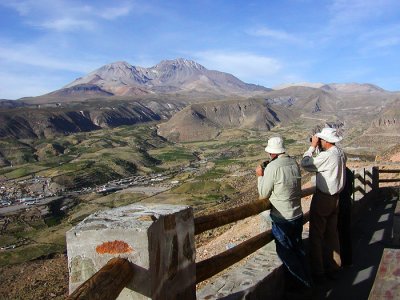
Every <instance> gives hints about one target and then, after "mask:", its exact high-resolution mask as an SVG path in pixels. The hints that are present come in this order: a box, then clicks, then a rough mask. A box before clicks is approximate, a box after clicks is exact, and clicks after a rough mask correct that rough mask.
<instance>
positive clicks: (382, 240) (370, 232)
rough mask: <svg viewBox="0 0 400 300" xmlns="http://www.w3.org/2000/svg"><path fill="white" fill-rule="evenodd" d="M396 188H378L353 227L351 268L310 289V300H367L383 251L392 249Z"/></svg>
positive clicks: (397, 194) (397, 192) (397, 195)
mask: <svg viewBox="0 0 400 300" xmlns="http://www.w3.org/2000/svg"><path fill="white" fill-rule="evenodd" d="M399 189H400V188H399V187H397V188H382V189H380V190H379V192H377V193H376V194H375V195H374V197H373V198H372V199H371V200H370V201H369V204H368V205H367V207H366V208H365V211H364V212H363V213H362V214H361V217H360V219H359V220H357V221H356V222H355V223H354V224H353V228H352V240H353V265H352V266H351V267H347V268H345V269H343V270H342V271H341V272H340V274H339V278H338V279H336V280H330V281H328V282H326V283H325V284H323V285H321V286H318V287H316V288H315V290H314V295H313V299H341V300H345V299H354V300H363V299H368V296H369V293H370V290H371V288H372V285H373V283H374V280H375V275H376V272H377V270H378V267H379V263H380V260H381V256H382V252H383V249H384V248H392V245H391V238H392V228H393V213H394V209H395V207H396V203H397V201H398V200H399V199H398V198H399Z"/></svg>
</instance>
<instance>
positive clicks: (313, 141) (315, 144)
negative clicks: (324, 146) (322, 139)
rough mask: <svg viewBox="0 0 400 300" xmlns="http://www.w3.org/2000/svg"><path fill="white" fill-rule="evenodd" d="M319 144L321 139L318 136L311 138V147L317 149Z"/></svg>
mask: <svg viewBox="0 0 400 300" xmlns="http://www.w3.org/2000/svg"><path fill="white" fill-rule="evenodd" d="M318 143H319V137H317V136H316V135H313V137H312V138H311V146H312V147H314V148H317V147H318Z"/></svg>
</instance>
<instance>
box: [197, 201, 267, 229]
mask: <svg viewBox="0 0 400 300" xmlns="http://www.w3.org/2000/svg"><path fill="white" fill-rule="evenodd" d="M269 208H271V203H270V202H269V200H268V199H260V200H257V201H252V202H250V203H247V204H245V205H242V206H238V207H234V208H231V209H227V210H224V211H218V212H216V213H213V214H210V215H206V216H200V217H197V218H195V219H194V234H199V233H202V232H204V231H206V230H210V229H214V228H217V227H220V226H223V225H226V224H229V223H232V222H236V221H239V220H243V219H245V218H247V217H250V216H254V215H256V214H259V213H261V212H263V211H264V210H267V209H269Z"/></svg>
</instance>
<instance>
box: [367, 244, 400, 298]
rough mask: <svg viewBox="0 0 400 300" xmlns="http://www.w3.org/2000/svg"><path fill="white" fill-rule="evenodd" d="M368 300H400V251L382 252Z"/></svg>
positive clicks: (388, 250)
mask: <svg viewBox="0 0 400 300" xmlns="http://www.w3.org/2000/svg"><path fill="white" fill-rule="evenodd" d="M369 299H370V300H380V299H400V249H384V250H383V255H382V259H381V262H380V264H379V269H378V272H377V274H376V279H375V282H374V285H373V287H372V290H371V293H370V295H369Z"/></svg>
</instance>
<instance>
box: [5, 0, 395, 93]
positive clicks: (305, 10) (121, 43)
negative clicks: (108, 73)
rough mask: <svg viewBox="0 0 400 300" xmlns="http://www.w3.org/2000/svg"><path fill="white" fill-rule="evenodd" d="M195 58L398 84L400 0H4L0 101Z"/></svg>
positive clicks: (313, 78) (286, 77)
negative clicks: (120, 68) (119, 66)
mask: <svg viewBox="0 0 400 300" xmlns="http://www.w3.org/2000/svg"><path fill="white" fill-rule="evenodd" d="M179 57H182V58H187V59H192V60H194V61H196V62H198V63H200V64H202V65H203V66H205V67H206V68H207V69H210V70H218V71H223V72H227V73H231V74H233V75H235V76H236V77H238V78H239V79H241V80H243V81H245V82H248V83H254V84H260V85H264V86H266V87H274V86H276V85H279V84H283V83H289V82H323V83H344V82H358V83H372V84H376V85H379V86H381V87H382V88H384V89H386V90H389V91H399V90H400V1H398V0H348V1H346V0H332V1H328V0H313V1H311V0H259V1H252V0H246V1H245V0H243V1H236V0H198V1H191V0H185V1H184V0H181V1H179V0H168V1H165V0H146V1H139V0H138V1H136V0H118V1H117V0H116V1H103V0H100V1H89V0H86V1H84V0H1V1H0V99H17V98H20V97H24V96H37V95H42V94H45V93H48V92H50V91H53V90H56V89H59V88H61V87H63V86H64V85H66V84H68V83H70V82H71V81H73V80H74V79H75V78H77V77H80V76H83V75H85V74H87V73H89V72H90V71H93V70H95V69H97V68H99V67H101V66H103V65H105V64H108V63H111V62H115V61H127V62H128V63H130V64H132V65H135V66H142V67H151V66H153V65H155V64H157V63H158V62H160V61H161V60H164V59H175V58H179Z"/></svg>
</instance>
